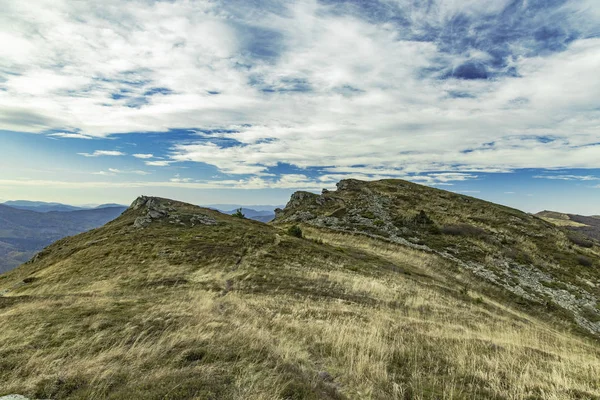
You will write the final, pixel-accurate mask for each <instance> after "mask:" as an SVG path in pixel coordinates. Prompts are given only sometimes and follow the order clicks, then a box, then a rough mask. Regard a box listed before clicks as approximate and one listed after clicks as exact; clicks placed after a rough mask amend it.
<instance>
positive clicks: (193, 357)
mask: <svg viewBox="0 0 600 400" xmlns="http://www.w3.org/2000/svg"><path fill="white" fill-rule="evenodd" d="M173 204H175V207H176V208H177V213H178V214H179V215H180V216H179V217H178V218H180V219H181V220H183V221H186V219H185V218H184V217H183V216H185V215H186V214H193V213H202V214H205V215H208V216H210V217H212V218H214V219H215V220H216V221H217V222H218V224H217V225H215V226H206V225H198V226H194V227H190V226H185V225H178V224H172V223H170V222H169V220H167V219H161V220H155V221H153V222H152V223H151V224H149V225H148V226H147V227H145V228H143V229H134V228H133V223H134V221H135V220H136V218H138V217H139V216H140V212H138V211H133V210H129V211H128V212H126V213H125V214H124V215H123V216H122V217H121V218H119V219H117V220H116V221H114V222H111V223H110V224H108V225H107V226H106V227H104V228H100V229H97V230H95V231H92V232H88V233H86V234H82V235H78V236H76V237H73V238H68V239H65V240H62V241H60V242H58V243H56V244H55V245H53V246H52V247H51V248H49V249H48V250H47V251H46V253H45V254H43V255H42V256H41V257H40V258H39V259H38V260H36V261H35V262H33V263H31V264H28V265H24V266H22V267H20V268H18V269H17V270H15V271H13V272H12V273H10V274H8V275H3V276H2V278H0V288H5V287H8V286H10V287H12V288H13V290H12V291H11V292H10V293H9V294H8V296H5V297H0V320H2V322H3V326H2V330H0V394H8V393H14V392H20V393H24V394H28V395H30V396H32V397H37V398H53V399H62V398H69V399H104V398H108V399H122V398H128V399H164V398H167V399H169V398H170V399H190V398H196V399H207V398H215V399H290V398H291V399H365V398H366V399H412V398H421V399H439V398H446V399H462V398H478V399H479V398H482V399H486V398H489V399H516V398H532V399H536V398H537V399H577V398H594V397H598V398H600V386H599V382H598V380H597V376H598V375H599V374H600V350H599V349H598V346H597V345H596V344H595V343H593V342H590V341H588V340H587V339H583V338H581V337H578V336H576V335H573V334H571V333H569V332H565V331H562V330H557V329H556V328H554V327H551V326H549V325H548V324H546V323H543V322H540V321H538V320H537V319H535V318H531V317H530V316H529V315H527V314H524V313H521V312H519V311H518V310H514V309H512V308H511V307H507V306H506V305H502V304H500V303H498V302H497V301H495V300H491V299H490V298H488V296H486V295H483V294H481V293H480V292H478V288H477V287H474V288H473V289H471V290H468V291H464V290H463V289H464V285H463V284H462V281H460V278H461V277H460V276H459V277H458V278H456V279H457V280H454V279H453V278H452V277H453V276H454V275H453V274H454V272H453V271H448V270H447V268H448V267H449V265H448V262H447V261H446V260H444V259H442V258H440V257H438V256H436V255H434V254H428V253H424V252H419V251H415V250H411V249H406V248H403V247H401V246H392V245H389V246H388V245H387V244H385V243H378V242H376V241H369V240H366V239H365V238H363V237H360V236H349V235H335V236H326V235H324V234H322V233H321V234H320V235H321V236H319V237H315V239H316V240H310V239H297V238H293V237H290V236H287V235H285V234H284V233H283V232H282V231H280V230H279V229H277V228H275V227H270V226H266V225H264V224H260V223H256V222H252V221H248V220H242V219H237V218H233V217H229V216H224V215H222V214H219V213H216V212H211V211H208V210H203V209H199V208H196V207H191V206H187V205H181V204H178V203H173ZM307 233H309V232H307ZM321 241H322V242H324V243H321ZM27 278H34V279H33V280H31V281H29V282H28V283H24V282H23V280H24V279H27ZM456 282H460V283H456ZM16 284H18V285H17V286H16V287H14V285H16Z"/></svg>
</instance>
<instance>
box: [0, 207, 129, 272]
mask: <svg viewBox="0 0 600 400" xmlns="http://www.w3.org/2000/svg"><path fill="white" fill-rule="evenodd" d="M124 210H125V207H110V208H103V209H94V210H78V211H69V212H56V211H53V212H43V213H41V212H35V211H30V210H21V209H16V208H13V207H8V206H4V205H1V204H0V273H2V272H5V271H8V270H10V269H12V268H14V267H16V266H18V265H19V264H22V263H24V262H25V261H27V260H29V259H30V258H31V257H32V256H33V255H34V254H35V253H36V252H38V251H39V250H41V249H43V248H44V247H46V246H47V245H49V244H51V243H53V242H55V241H56V240H58V239H61V238H63V237H65V236H69V235H75V234H78V233H81V232H85V231H87V230H90V229H93V228H97V227H98V226H101V225H104V224H105V223H107V222H108V221H110V220H112V219H114V218H116V217H118V216H119V214H121V213H122V212H123V211H124Z"/></svg>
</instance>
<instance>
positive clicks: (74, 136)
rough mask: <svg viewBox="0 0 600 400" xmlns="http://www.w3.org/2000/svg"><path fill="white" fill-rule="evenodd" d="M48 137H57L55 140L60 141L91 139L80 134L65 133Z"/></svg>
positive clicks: (52, 134)
mask: <svg viewBox="0 0 600 400" xmlns="http://www.w3.org/2000/svg"><path fill="white" fill-rule="evenodd" d="M48 136H51V137H57V138H61V139H88V140H89V139H93V137H91V136H88V135H84V134H81V133H67V132H58V133H51V134H49V135H48Z"/></svg>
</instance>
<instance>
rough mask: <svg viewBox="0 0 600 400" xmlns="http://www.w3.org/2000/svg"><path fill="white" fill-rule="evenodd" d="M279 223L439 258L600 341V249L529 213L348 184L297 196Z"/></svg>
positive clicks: (424, 190) (405, 185)
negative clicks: (363, 237) (560, 316)
mask: <svg viewBox="0 0 600 400" xmlns="http://www.w3.org/2000/svg"><path fill="white" fill-rule="evenodd" d="M275 222H276V223H277V224H280V225H282V226H285V225H289V224H293V223H299V224H301V225H305V226H312V227H316V228H319V229H321V230H331V231H336V232H348V233H359V234H362V235H367V236H369V237H373V238H377V239H379V240H386V241H389V242H391V243H397V244H401V245H404V246H407V247H410V248H414V249H420V250H423V251H427V252H431V253H434V254H437V255H439V256H441V257H442V258H445V259H447V260H451V261H454V262H456V263H458V265H460V267H461V268H462V269H464V270H465V271H469V272H470V273H472V274H473V275H475V276H477V277H478V278H479V279H482V280H484V281H486V282H488V283H490V284H493V285H494V286H496V287H499V288H501V289H502V290H503V291H504V292H505V293H507V296H506V297H507V298H508V299H510V298H512V299H518V301H519V302H522V303H523V304H524V306H527V307H533V308H538V309H539V308H540V307H541V308H546V309H548V310H550V311H552V312H554V313H557V312H560V313H562V314H563V315H564V316H565V318H568V319H571V320H572V321H575V322H576V323H577V324H578V325H579V326H580V327H581V328H582V329H584V330H586V331H588V332H590V333H593V334H596V335H597V334H600V309H599V308H598V300H599V299H600V262H599V261H600V247H599V245H598V242H596V241H593V240H590V239H587V238H585V237H584V236H582V235H580V234H578V233H575V232H570V231H566V230H564V229H562V228H560V227H556V226H554V225H552V224H550V223H548V222H546V221H544V220H542V219H540V218H537V217H535V216H532V215H529V214H526V213H523V212H521V211H518V210H515V209H511V208H508V207H504V206H500V205H497V204H493V203H489V202H486V201H482V200H479V199H475V198H472V197H468V196H463V195H459V194H455V193H451V192H446V191H443V190H439V189H434V188H430V187H426V186H421V185H417V184H414V183H410V182H406V181H401V180H382V181H375V182H361V181H356V180H345V181H341V182H340V183H339V184H338V190H337V191H333V192H329V191H325V192H324V193H323V194H322V195H317V194H314V193H308V192H298V193H296V194H294V195H293V196H292V198H291V200H290V202H289V203H288V205H287V206H286V208H285V209H284V210H279V211H278V215H277V218H276V219H275ZM515 296H516V297H515Z"/></svg>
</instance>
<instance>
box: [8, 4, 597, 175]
mask: <svg viewBox="0 0 600 400" xmlns="http://www.w3.org/2000/svg"><path fill="white" fill-rule="evenodd" d="M7 3H8V6H7V7H6V8H5V9H4V10H3V13H2V16H0V41H1V42H2V43H7V45H6V46H2V49H0V60H1V61H0V70H1V71H4V70H6V71H11V74H4V75H3V79H4V81H2V80H1V79H0V82H2V83H0V85H1V88H2V89H3V90H0V129H7V130H15V131H24V132H34V133H41V132H46V131H47V130H49V129H65V130H69V131H77V132H84V133H83V134H69V133H64V134H53V137H64V138H75V136H74V135H78V136H77V137H78V138H81V139H85V138H90V137H107V136H108V135H110V134H112V133H116V132H121V133H127V132H157V131H168V130H169V129H170V128H190V127H193V128H198V129H210V128H226V129H227V128H229V129H232V130H235V131H234V132H226V133H221V134H219V135H218V136H220V137H223V138H226V139H233V140H236V141H237V142H239V143H240V144H239V145H234V146H231V145H229V144H228V145H227V146H221V145H219V144H213V143H207V141H206V137H205V138H202V139H203V140H202V141H201V142H198V143H194V142H185V143H179V144H176V145H174V147H173V149H172V151H173V152H172V154H171V156H170V157H171V158H170V159H169V160H159V161H146V162H145V164H146V165H148V166H155V167H164V166H168V165H170V164H171V162H177V161H194V162H200V163H207V164H210V165H214V166H216V167H217V168H218V169H219V170H220V171H221V172H223V173H227V174H238V175H248V174H250V175H255V176H258V177H260V178H265V177H266V176H267V174H268V173H269V168H271V167H275V166H276V165H277V164H278V163H279V162H281V161H285V162H286V163H289V164H293V165H295V166H297V167H300V168H309V167H317V168H320V169H322V170H323V172H324V176H323V177H322V178H323V179H322V180H321V181H324V182H328V181H329V180H330V179H332V178H333V177H334V176H335V177H346V176H363V177H367V178H371V179H372V178H375V177H404V178H406V179H409V178H410V179H413V180H417V181H420V182H423V183H428V184H449V183H451V182H453V181H460V180H466V179H475V178H476V175H474V174H476V173H477V172H487V171H496V172H506V171H511V170H513V169H517V168H600V157H598V151H599V150H598V149H599V148H598V146H595V145H593V144H595V143H599V142H600V128H599V127H600V111H598V109H597V106H596V104H597V99H598V98H600V80H599V79H597V74H598V70H600V39H599V38H587V39H578V40H574V41H573V42H572V43H569V44H568V46H567V47H566V48H565V49H564V51H562V52H554V53H548V54H542V55H536V56H532V57H529V56H519V57H515V58H514V59H512V60H511V63H512V66H514V67H515V68H516V69H517V70H518V71H519V74H520V77H519V78H508V77H498V78H495V79H489V80H477V81H469V80H459V79H448V80H440V79H438V78H439V77H438V76H435V75H428V74H427V73H426V71H429V70H435V68H437V67H438V66H439V65H440V64H444V65H451V66H452V65H459V64H460V63H462V62H464V61H465V60H466V59H473V60H485V59H488V58H489V57H491V56H490V54H488V53H486V52H484V51H481V50H475V49H472V50H470V51H469V52H468V54H466V53H465V54H453V53H450V52H444V51H442V49H441V46H440V44H439V43H438V42H435V41H431V42H427V41H424V40H411V39H410V38H407V37H404V36H402V33H401V32H400V31H399V30H398V29H396V28H395V27H394V26H392V25H391V24H389V23H378V22H372V21H371V22H368V21H367V20H365V19H361V18H358V17H357V16H352V15H345V14H344V15H341V14H335V13H332V12H330V11H331V8H330V7H328V6H326V5H323V4H321V3H319V2H317V1H312V0H302V1H295V2H289V3H288V4H289V6H288V7H287V10H286V12H283V13H279V14H277V15H275V14H270V13H268V12H262V13H248V14H247V16H246V15H244V14H245V13H244V10H245V8H242V7H243V6H242V5H240V6H239V7H240V10H232V9H228V8H227V4H226V3H221V2H218V1H214V2H208V1H198V2H187V1H172V2H131V3H130V2H119V1H116V0H112V1H108V2H107V3H106V7H104V8H103V9H102V10H100V9H98V8H97V7H95V6H93V4H92V3H89V2H66V1H56V2H51V3H48V2H46V3H44V2H35V1H32V2H17V1H12V2H7ZM575 3H576V2H575ZM583 3H584V4H585V7H586V11H587V10H588V9H589V10H591V11H590V14H591V15H600V14H597V13H598V10H600V8H599V7H598V6H597V5H596V3H595V2H594V1H592V0H586V1H585V2H583ZM386 4H388V3H386ZM394 4H395V5H397V6H399V7H401V8H402V7H403V8H404V9H408V8H407V3H406V2H404V1H400V0H398V1H395V0H394V1H392V0H390V2H389V5H394ZM506 4H507V0H503V1H474V0H469V1H468V2H447V1H442V2H438V3H436V7H432V10H434V11H432V12H431V13H429V14H420V13H419V12H417V11H415V12H414V13H407V15H408V17H407V18H409V19H410V23H411V26H410V27H408V28H407V29H412V30H413V31H415V32H418V31H419V30H420V29H425V28H424V27H427V26H431V27H434V28H439V27H441V26H442V24H443V23H445V22H447V21H449V20H451V19H452V17H453V16H455V15H457V13H459V12H463V13H465V14H466V15H468V16H470V17H473V18H477V17H478V16H483V15H491V14H493V13H495V12H499V10H500V9H502V7H503V6H505V5H506ZM568 7H571V8H573V9H577V10H578V12H580V11H581V8H580V7H584V5H583V4H582V5H581V6H580V5H573V4H570V5H569V6H568ZM410 9H413V7H411V8H410ZM594 13H596V14H594ZM578 15H579V14H578ZM32 21H35V23H33V22H32ZM253 29H255V30H260V32H262V33H261V34H260V35H257V37H260V36H261V35H263V36H266V37H267V39H268V40H267V44H264V43H263V44H260V43H258V42H259V41H258V40H254V39H255V38H254V36H253V33H252V32H253V31H252V30H253ZM413 33H414V32H413ZM259 39H260V38H259ZM263 40H264V39H263ZM524 40H525V39H524ZM526 40H529V39H526ZM259 45H262V46H263V47H268V48H267V49H266V50H272V52H273V53H275V54H274V55H272V56H269V55H266V56H265V55H261V54H258V55H253V51H254V49H253V46H259ZM519 45H521V43H519V44H515V45H514V46H517V47H518V46H519ZM262 50H264V49H262ZM56 65H62V66H63V67H62V68H55V67H54V66H56ZM152 88H167V89H169V91H170V94H168V95H164V94H161V92H160V91H159V92H158V94H154V95H152V96H149V95H145V93H146V92H147V91H148V90H150V89H152ZM303 88H304V89H306V91H303V90H304V89H303ZM270 91H271V92H270ZM273 91H274V92H273ZM449 93H465V94H468V96H463V97H458V98H455V97H452V96H449ZM123 96H125V97H123ZM60 135H62V136H60ZM205 136H206V135H205ZM540 138H541V139H540ZM547 138H551V140H550V141H548V140H545V139H547ZM491 143H493V144H491ZM108 153H113V154H108ZM114 153H119V154H114ZM80 154H82V155H84V156H87V157H96V156H100V155H124V154H123V153H121V152H102V151H97V152H94V153H80ZM133 156H134V157H136V158H140V159H144V160H149V159H151V158H152V157H153V156H152V155H150V154H134V155H133ZM331 166H335V167H331ZM357 166H359V167H357ZM360 166H367V167H360ZM434 171H451V172H453V173H463V174H464V175H439V174H438V175H433V174H431V175H428V174H426V173H427V172H434ZM415 174H420V175H422V176H419V177H415ZM288 179H289V178H288ZM299 184H300V183H299Z"/></svg>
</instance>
